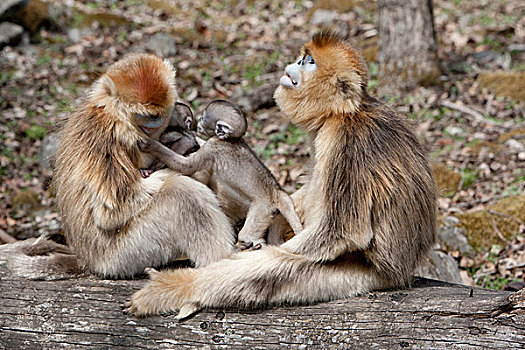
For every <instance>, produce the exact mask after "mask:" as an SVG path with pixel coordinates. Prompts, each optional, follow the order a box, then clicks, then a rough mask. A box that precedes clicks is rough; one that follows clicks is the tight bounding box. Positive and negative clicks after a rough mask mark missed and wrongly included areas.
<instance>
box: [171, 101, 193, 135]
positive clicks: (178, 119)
mask: <svg viewBox="0 0 525 350" xmlns="http://www.w3.org/2000/svg"><path fill="white" fill-rule="evenodd" d="M168 127H169V128H176V129H180V130H184V131H196V130H197V120H196V119H195V117H194V115H193V112H192V110H191V108H190V106H188V105H187V104H186V103H184V102H182V101H177V102H176V103H175V108H173V112H172V113H171V118H170V122H169V126H168Z"/></svg>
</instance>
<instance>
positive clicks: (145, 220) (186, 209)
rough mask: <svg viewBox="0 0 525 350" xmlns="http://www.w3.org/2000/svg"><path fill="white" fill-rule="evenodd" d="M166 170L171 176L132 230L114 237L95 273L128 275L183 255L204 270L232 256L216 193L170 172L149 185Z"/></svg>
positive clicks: (231, 243) (231, 240)
mask: <svg viewBox="0 0 525 350" xmlns="http://www.w3.org/2000/svg"><path fill="white" fill-rule="evenodd" d="M165 171H168V172H170V173H171V175H170V176H167V177H166V179H165V180H164V183H163V184H162V187H161V188H160V190H159V191H158V192H157V193H155V194H153V195H152V197H151V199H150V202H149V204H148V206H147V208H146V209H145V210H144V211H143V212H141V213H140V214H139V215H138V216H137V217H136V218H135V219H134V220H133V221H132V222H131V223H130V226H129V228H128V232H127V233H126V234H122V235H120V236H119V237H117V238H116V239H114V240H113V241H112V242H111V244H110V245H109V246H108V248H107V249H106V250H107V251H106V252H105V254H104V256H103V257H102V258H100V259H98V261H96V262H94V263H92V265H94V266H92V269H93V270H94V271H95V272H97V273H99V274H101V275H103V276H107V277H117V278H119V277H120V278H121V277H128V276H133V275H135V274H140V273H142V272H143V271H144V268H146V267H148V266H152V267H158V266H162V265H165V264H166V263H168V262H170V261H173V260H174V259H176V258H179V257H181V256H187V257H189V258H190V259H191V260H193V261H194V262H195V265H196V266H204V265H207V264H209V263H211V262H214V261H217V260H219V259H222V258H224V257H227V256H229V255H230V254H231V253H232V252H233V250H234V246H235V234H234V231H233V228H232V227H231V225H230V223H229V221H228V218H227V217H226V215H225V214H224V213H223V212H222V211H221V210H220V207H219V202H218V200H217V199H216V197H215V195H214V194H213V192H211V190H210V189H209V188H207V187H206V186H204V185H202V184H201V183H199V182H197V181H195V180H193V179H191V178H189V177H187V176H182V175H178V174H175V173H173V172H171V171H170V170H161V171H158V172H155V173H153V174H152V175H151V177H150V178H149V179H146V181H149V180H155V179H156V178H157V177H160V176H161V175H162V174H163V173H164V172H165Z"/></svg>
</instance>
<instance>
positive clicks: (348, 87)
mask: <svg viewBox="0 0 525 350" xmlns="http://www.w3.org/2000/svg"><path fill="white" fill-rule="evenodd" d="M337 88H338V89H339V91H341V92H342V93H343V95H345V96H349V97H351V96H354V95H355V94H356V93H358V94H359V92H360V90H361V77H360V76H359V74H357V73H356V72H348V73H344V74H340V75H338V76H337Z"/></svg>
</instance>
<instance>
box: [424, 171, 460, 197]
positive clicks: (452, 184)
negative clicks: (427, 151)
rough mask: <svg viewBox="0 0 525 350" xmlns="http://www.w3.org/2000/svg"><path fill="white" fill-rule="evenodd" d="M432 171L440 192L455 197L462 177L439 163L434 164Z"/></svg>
mask: <svg viewBox="0 0 525 350" xmlns="http://www.w3.org/2000/svg"><path fill="white" fill-rule="evenodd" d="M431 169H432V173H433V174H434V178H435V179H436V183H437V185H438V188H439V190H440V192H441V193H443V194H446V195H447V196H453V195H454V194H455V193H456V191H457V189H458V186H459V182H460V181H461V175H460V174H458V173H457V172H455V171H454V170H451V169H449V168H448V167H447V166H445V165H443V164H439V163H434V164H432V165H431Z"/></svg>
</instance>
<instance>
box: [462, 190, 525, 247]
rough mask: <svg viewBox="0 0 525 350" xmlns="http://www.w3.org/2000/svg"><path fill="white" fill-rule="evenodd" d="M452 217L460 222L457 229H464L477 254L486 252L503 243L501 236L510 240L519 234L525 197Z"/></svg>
mask: <svg viewBox="0 0 525 350" xmlns="http://www.w3.org/2000/svg"><path fill="white" fill-rule="evenodd" d="M454 216H456V217H457V218H458V219H459V221H460V222H459V224H458V227H461V228H464V229H465V236H466V237H467V240H468V242H469V244H470V245H471V246H472V247H473V248H474V249H475V250H476V251H478V252H479V251H487V250H488V249H490V247H492V246H493V245H494V244H503V243H505V242H504V241H503V240H502V238H501V236H504V237H505V238H506V239H512V237H514V236H515V235H516V233H519V232H521V229H520V223H521V222H523V221H525V196H524V195H519V196H509V197H506V198H502V199H500V200H498V201H497V202H496V203H494V204H492V205H490V206H488V207H486V208H485V209H481V210H475V211H469V212H464V213H457V214H454ZM495 227H496V228H497V230H496V229H495Z"/></svg>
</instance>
